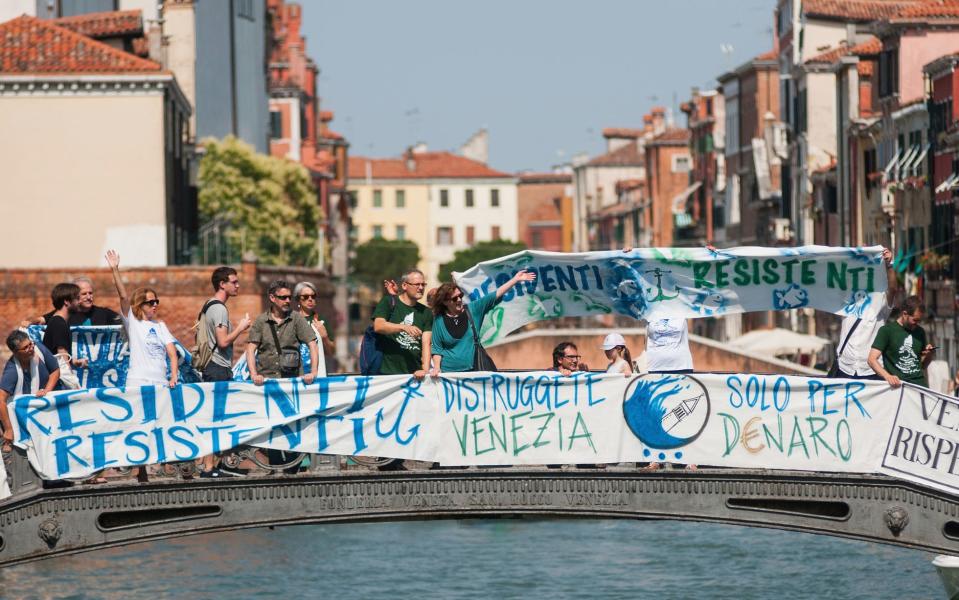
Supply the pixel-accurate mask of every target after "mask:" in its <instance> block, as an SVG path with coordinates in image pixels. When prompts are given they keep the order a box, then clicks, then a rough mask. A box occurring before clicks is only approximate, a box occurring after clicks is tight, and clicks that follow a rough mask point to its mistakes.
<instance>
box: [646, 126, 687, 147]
mask: <svg viewBox="0 0 959 600" xmlns="http://www.w3.org/2000/svg"><path fill="white" fill-rule="evenodd" d="M689 136H690V133H689V130H688V129H680V128H678V127H674V128H671V129H667V130H666V131H664V132H662V133H660V134H659V135H657V136H655V137H654V138H653V140H652V143H653V144H656V143H664V144H669V143H675V142H682V143H683V144H685V143H687V142H689Z"/></svg>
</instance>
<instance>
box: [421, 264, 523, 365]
mask: <svg viewBox="0 0 959 600" xmlns="http://www.w3.org/2000/svg"><path fill="white" fill-rule="evenodd" d="M535 279H536V273H534V272H532V271H526V270H523V271H519V272H518V273H516V275H513V278H512V279H510V280H509V281H507V282H506V283H504V284H503V285H501V286H499V287H498V288H497V289H496V291H495V292H490V293H488V294H486V295H485V296H483V297H482V298H478V299H476V300H474V301H472V302H470V303H469V304H468V305H467V304H464V303H463V290H461V289H460V288H459V286H457V285H456V284H455V283H444V284H443V285H441V286H440V287H438V288H437V289H436V292H435V293H434V294H433V301H432V304H431V307H432V309H433V315H434V317H433V341H432V350H431V352H432V357H431V361H430V366H431V368H430V375H431V376H433V377H436V376H437V375H439V374H440V373H441V372H443V371H446V372H463V371H474V370H475V368H474V365H475V361H476V352H477V346H478V345H479V340H478V339H477V336H478V335H479V332H480V331H482V329H483V319H485V318H486V315H487V313H489V311H491V310H492V309H493V307H494V306H496V303H497V302H499V300H500V299H501V298H502V297H503V296H504V295H505V294H506V292H508V291H510V290H511V289H512V288H513V286H514V285H516V284H517V283H519V282H521V281H533V280H535Z"/></svg>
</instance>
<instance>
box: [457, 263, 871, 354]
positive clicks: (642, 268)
mask: <svg viewBox="0 0 959 600" xmlns="http://www.w3.org/2000/svg"><path fill="white" fill-rule="evenodd" d="M881 253H882V248H881V247H879V246H873V247H869V248H830V247H825V246H803V247H801V248H759V247H742V248H730V249H726V250H708V249H706V248H639V249H635V250H632V251H631V252H629V253H628V254H627V253H623V252H622V251H609V252H584V253H579V254H565V253H560V252H541V251H523V252H517V253H516V254H511V255H509V256H506V257H504V258H500V259H496V260H491V261H487V262H483V263H480V264H478V265H476V266H475V267H473V268H472V269H470V270H469V271H466V272H465V273H454V274H453V277H454V279H455V280H456V282H457V283H458V284H459V285H460V287H462V288H463V289H464V290H465V291H466V293H467V294H468V295H469V297H470V299H471V300H475V299H477V298H479V297H481V296H483V295H485V294H487V293H490V292H492V291H495V290H496V288H497V287H498V286H499V285H502V284H503V283H506V282H507V281H509V279H510V278H511V277H512V276H513V275H514V274H515V273H516V272H517V271H518V270H520V269H527V270H530V271H535V272H536V274H537V278H536V280H535V281H532V282H523V283H519V284H518V285H516V286H515V287H514V288H513V289H512V290H510V291H509V292H507V293H506V295H505V296H503V299H502V301H501V302H499V303H498V304H497V305H496V307H495V308H493V310H492V311H491V312H490V313H489V314H488V315H487V317H486V319H485V321H484V323H483V328H482V331H481V332H480V337H481V338H482V341H483V343H484V344H488V343H490V342H492V341H495V340H497V339H499V338H501V337H503V336H504V335H506V334H507V333H509V332H511V331H514V330H516V329H518V328H519V327H522V326H523V325H526V324H527V323H532V322H534V321H541V320H544V319H555V318H559V317H575V316H585V315H604V314H622V315H627V316H631V317H634V318H637V319H647V320H648V319H660V318H665V317H684V318H696V317H712V316H717V315H723V314H731V313H742V312H750V311H769V310H787V309H792V308H804V307H810V308H816V309H819V310H823V311H826V312H831V313H836V314H840V315H844V316H845V315H853V314H854V315H856V316H860V317H865V316H870V315H873V314H875V313H876V312H877V311H878V310H879V308H880V307H882V305H883V301H882V295H883V294H884V293H885V291H886V269H885V268H884V267H883V265H882V257H881Z"/></svg>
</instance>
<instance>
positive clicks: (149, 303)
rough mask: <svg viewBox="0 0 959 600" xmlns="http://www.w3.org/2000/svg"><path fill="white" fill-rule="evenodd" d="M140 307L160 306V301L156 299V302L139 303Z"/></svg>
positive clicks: (145, 301)
mask: <svg viewBox="0 0 959 600" xmlns="http://www.w3.org/2000/svg"><path fill="white" fill-rule="evenodd" d="M140 305H141V306H143V305H147V306H160V299H159V298H157V299H156V300H144V301H143V302H141V303H140Z"/></svg>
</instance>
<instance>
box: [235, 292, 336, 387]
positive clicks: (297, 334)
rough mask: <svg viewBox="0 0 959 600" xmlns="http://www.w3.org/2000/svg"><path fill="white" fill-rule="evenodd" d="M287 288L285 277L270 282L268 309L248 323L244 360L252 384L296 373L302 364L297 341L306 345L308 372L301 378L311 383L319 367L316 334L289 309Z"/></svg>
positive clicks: (290, 296) (298, 315)
mask: <svg viewBox="0 0 959 600" xmlns="http://www.w3.org/2000/svg"><path fill="white" fill-rule="evenodd" d="M290 288H291V286H290V284H289V283H287V282H285V281H274V282H273V283H271V284H270V287H269V291H268V295H269V298H270V309H269V310H268V311H266V312H265V313H263V314H262V315H260V316H259V317H257V318H256V321H254V322H253V326H252V327H250V337H249V340H248V342H247V345H246V364H247V366H248V367H249V369H250V378H251V379H252V380H253V383H255V384H256V385H263V382H264V381H265V380H266V379H267V378H271V379H276V378H291V377H299V376H300V372H301V371H302V368H303V367H302V362H301V361H300V344H301V343H302V344H307V345H308V346H309V348H310V372H309V373H306V374H304V375H303V381H305V382H306V383H313V380H314V379H315V378H316V373H317V370H318V368H319V361H318V360H317V358H318V357H319V351H318V349H317V346H316V334H315V333H313V329H312V328H311V327H310V325H309V323H307V322H306V319H304V318H303V317H301V316H300V314H299V313H298V312H295V311H293V310H292V305H291V303H290V300H291V299H292V297H293V292H292V291H290Z"/></svg>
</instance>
